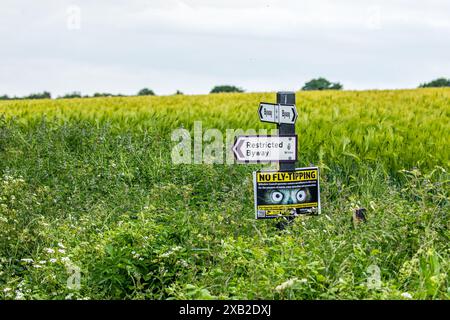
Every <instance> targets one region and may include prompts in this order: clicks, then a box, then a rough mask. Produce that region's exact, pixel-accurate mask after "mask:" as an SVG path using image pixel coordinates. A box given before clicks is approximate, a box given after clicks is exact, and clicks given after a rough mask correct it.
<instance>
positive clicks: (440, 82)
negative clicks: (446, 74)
mask: <svg viewBox="0 0 450 320" xmlns="http://www.w3.org/2000/svg"><path fill="white" fill-rule="evenodd" d="M442 87H450V79H446V78H438V79H435V80H433V81H430V82H428V83H422V84H421V85H420V86H419V88H442Z"/></svg>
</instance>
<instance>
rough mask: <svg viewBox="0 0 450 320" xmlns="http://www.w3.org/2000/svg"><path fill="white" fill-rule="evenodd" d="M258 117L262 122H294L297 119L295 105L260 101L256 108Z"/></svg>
mask: <svg viewBox="0 0 450 320" xmlns="http://www.w3.org/2000/svg"><path fill="white" fill-rule="evenodd" d="M258 114H259V119H260V120H261V121H263V122H272V123H278V124H282V123H285V124H294V123H295V121H296V120H297V116H298V114H297V110H296V109H295V105H288V104H273V103H266V102H261V103H260V104H259V109H258Z"/></svg>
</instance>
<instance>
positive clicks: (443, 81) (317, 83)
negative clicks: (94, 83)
mask: <svg viewBox="0 0 450 320" xmlns="http://www.w3.org/2000/svg"><path fill="white" fill-rule="evenodd" d="M442 87H450V78H449V79H447V78H444V77H442V78H438V79H435V80H432V81H430V82H426V83H422V84H420V85H419V86H418V88H442ZM343 88H344V86H343V85H342V84H341V83H339V82H330V81H328V80H327V79H325V78H323V77H319V78H316V79H312V80H310V81H308V82H306V83H305V84H304V86H303V87H302V88H301V90H303V91H311V90H342V89H343ZM227 92H228V93H231V92H235V93H240V92H245V90H244V89H242V88H240V87H236V86H233V85H218V86H215V87H214V88H212V89H211V91H210V92H209V93H227ZM182 94H183V92H181V91H180V90H177V91H176V92H175V95H182ZM154 95H156V94H155V92H154V91H153V90H151V89H149V88H143V89H141V90H139V92H138V93H137V94H136V96H154ZM99 97H127V95H124V94H112V93H99V92H97V93H94V94H93V95H92V96H89V95H82V94H81V92H78V91H74V92H71V93H67V94H65V95H63V96H58V97H57V98H56V99H75V98H99ZM51 98H52V96H51V94H50V92H48V91H44V92H42V93H32V94H30V95H27V96H23V97H16V96H14V97H9V96H8V95H3V96H0V100H33V99H51Z"/></svg>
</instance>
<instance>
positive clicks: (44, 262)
mask: <svg viewBox="0 0 450 320" xmlns="http://www.w3.org/2000/svg"><path fill="white" fill-rule="evenodd" d="M46 263H47V261H46V260H41V261H39V264H46Z"/></svg>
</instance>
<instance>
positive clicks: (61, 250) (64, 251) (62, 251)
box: [58, 249, 66, 253]
mask: <svg viewBox="0 0 450 320" xmlns="http://www.w3.org/2000/svg"><path fill="white" fill-rule="evenodd" d="M58 252H59V253H66V250H64V249H58Z"/></svg>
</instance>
